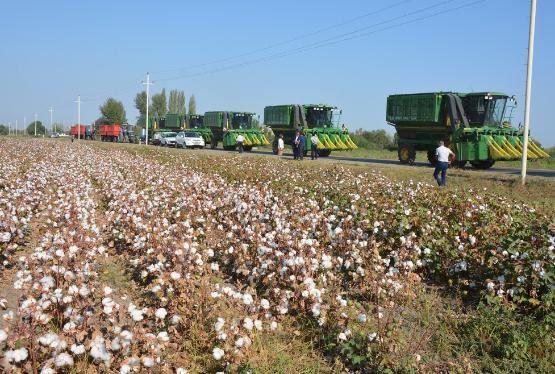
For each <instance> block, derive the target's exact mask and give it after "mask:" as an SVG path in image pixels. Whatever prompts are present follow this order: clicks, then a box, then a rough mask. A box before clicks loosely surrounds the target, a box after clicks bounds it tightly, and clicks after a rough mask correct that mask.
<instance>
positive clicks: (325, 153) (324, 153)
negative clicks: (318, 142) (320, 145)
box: [318, 149, 331, 157]
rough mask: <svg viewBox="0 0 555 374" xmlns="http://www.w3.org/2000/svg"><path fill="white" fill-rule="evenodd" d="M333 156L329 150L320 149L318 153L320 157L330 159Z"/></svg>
mask: <svg viewBox="0 0 555 374" xmlns="http://www.w3.org/2000/svg"><path fill="white" fill-rule="evenodd" d="M330 154H331V150H329V149H320V150H319V151H318V156H320V157H328V156H329V155H330Z"/></svg>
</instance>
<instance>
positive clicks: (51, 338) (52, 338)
mask: <svg viewBox="0 0 555 374" xmlns="http://www.w3.org/2000/svg"><path fill="white" fill-rule="evenodd" d="M58 339H59V337H58V335H57V334H55V333H53V332H49V333H46V334H44V335H42V336H40V337H39V343H40V344H42V345H44V346H45V347H49V346H50V345H52V344H53V343H55V342H56V341H57V340H58Z"/></svg>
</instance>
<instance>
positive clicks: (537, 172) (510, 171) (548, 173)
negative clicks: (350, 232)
mask: <svg viewBox="0 0 555 374" xmlns="http://www.w3.org/2000/svg"><path fill="white" fill-rule="evenodd" d="M207 149H209V148H207ZM215 151H223V152H229V151H224V150H223V149H219V148H217V149H215ZM245 153H247V152H245ZM248 153H249V154H258V155H271V154H272V152H271V151H263V150H253V151H251V152H248ZM283 157H285V158H292V157H293V154H292V153H286V154H284V156H283ZM309 159H310V157H309ZM320 160H335V161H348V162H356V163H365V164H377V165H397V166H400V165H401V164H400V163H399V161H398V160H383V159H377V158H361V157H347V156H329V157H321V158H320ZM413 166H414V167H425V168H429V167H430V164H428V163H427V162H415V163H414V165H413ZM465 170H469V171H472V172H477V173H478V172H480V173H483V172H491V173H500V174H506V175H520V169H517V168H496V167H492V168H490V169H487V170H485V171H484V170H474V169H472V167H468V166H467V167H466V168H465ZM526 173H527V175H532V176H537V177H545V178H555V170H549V169H528V170H527V171H526Z"/></svg>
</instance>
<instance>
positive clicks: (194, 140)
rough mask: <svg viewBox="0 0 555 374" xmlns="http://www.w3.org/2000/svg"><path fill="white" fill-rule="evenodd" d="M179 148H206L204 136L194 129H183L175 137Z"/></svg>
mask: <svg viewBox="0 0 555 374" xmlns="http://www.w3.org/2000/svg"><path fill="white" fill-rule="evenodd" d="M175 141H176V143H175V146H176V147H177V148H179V147H181V148H204V146H205V145H206V144H205V143H204V138H203V137H202V136H201V135H200V134H199V133H196V132H194V131H182V132H180V133H179V134H177V136H176V137H175Z"/></svg>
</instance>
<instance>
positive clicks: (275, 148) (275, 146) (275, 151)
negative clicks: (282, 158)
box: [272, 138, 278, 155]
mask: <svg viewBox="0 0 555 374" xmlns="http://www.w3.org/2000/svg"><path fill="white" fill-rule="evenodd" d="M272 153H273V154H274V155H277V154H278V139H277V138H276V139H275V140H274V141H273V142H272Z"/></svg>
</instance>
